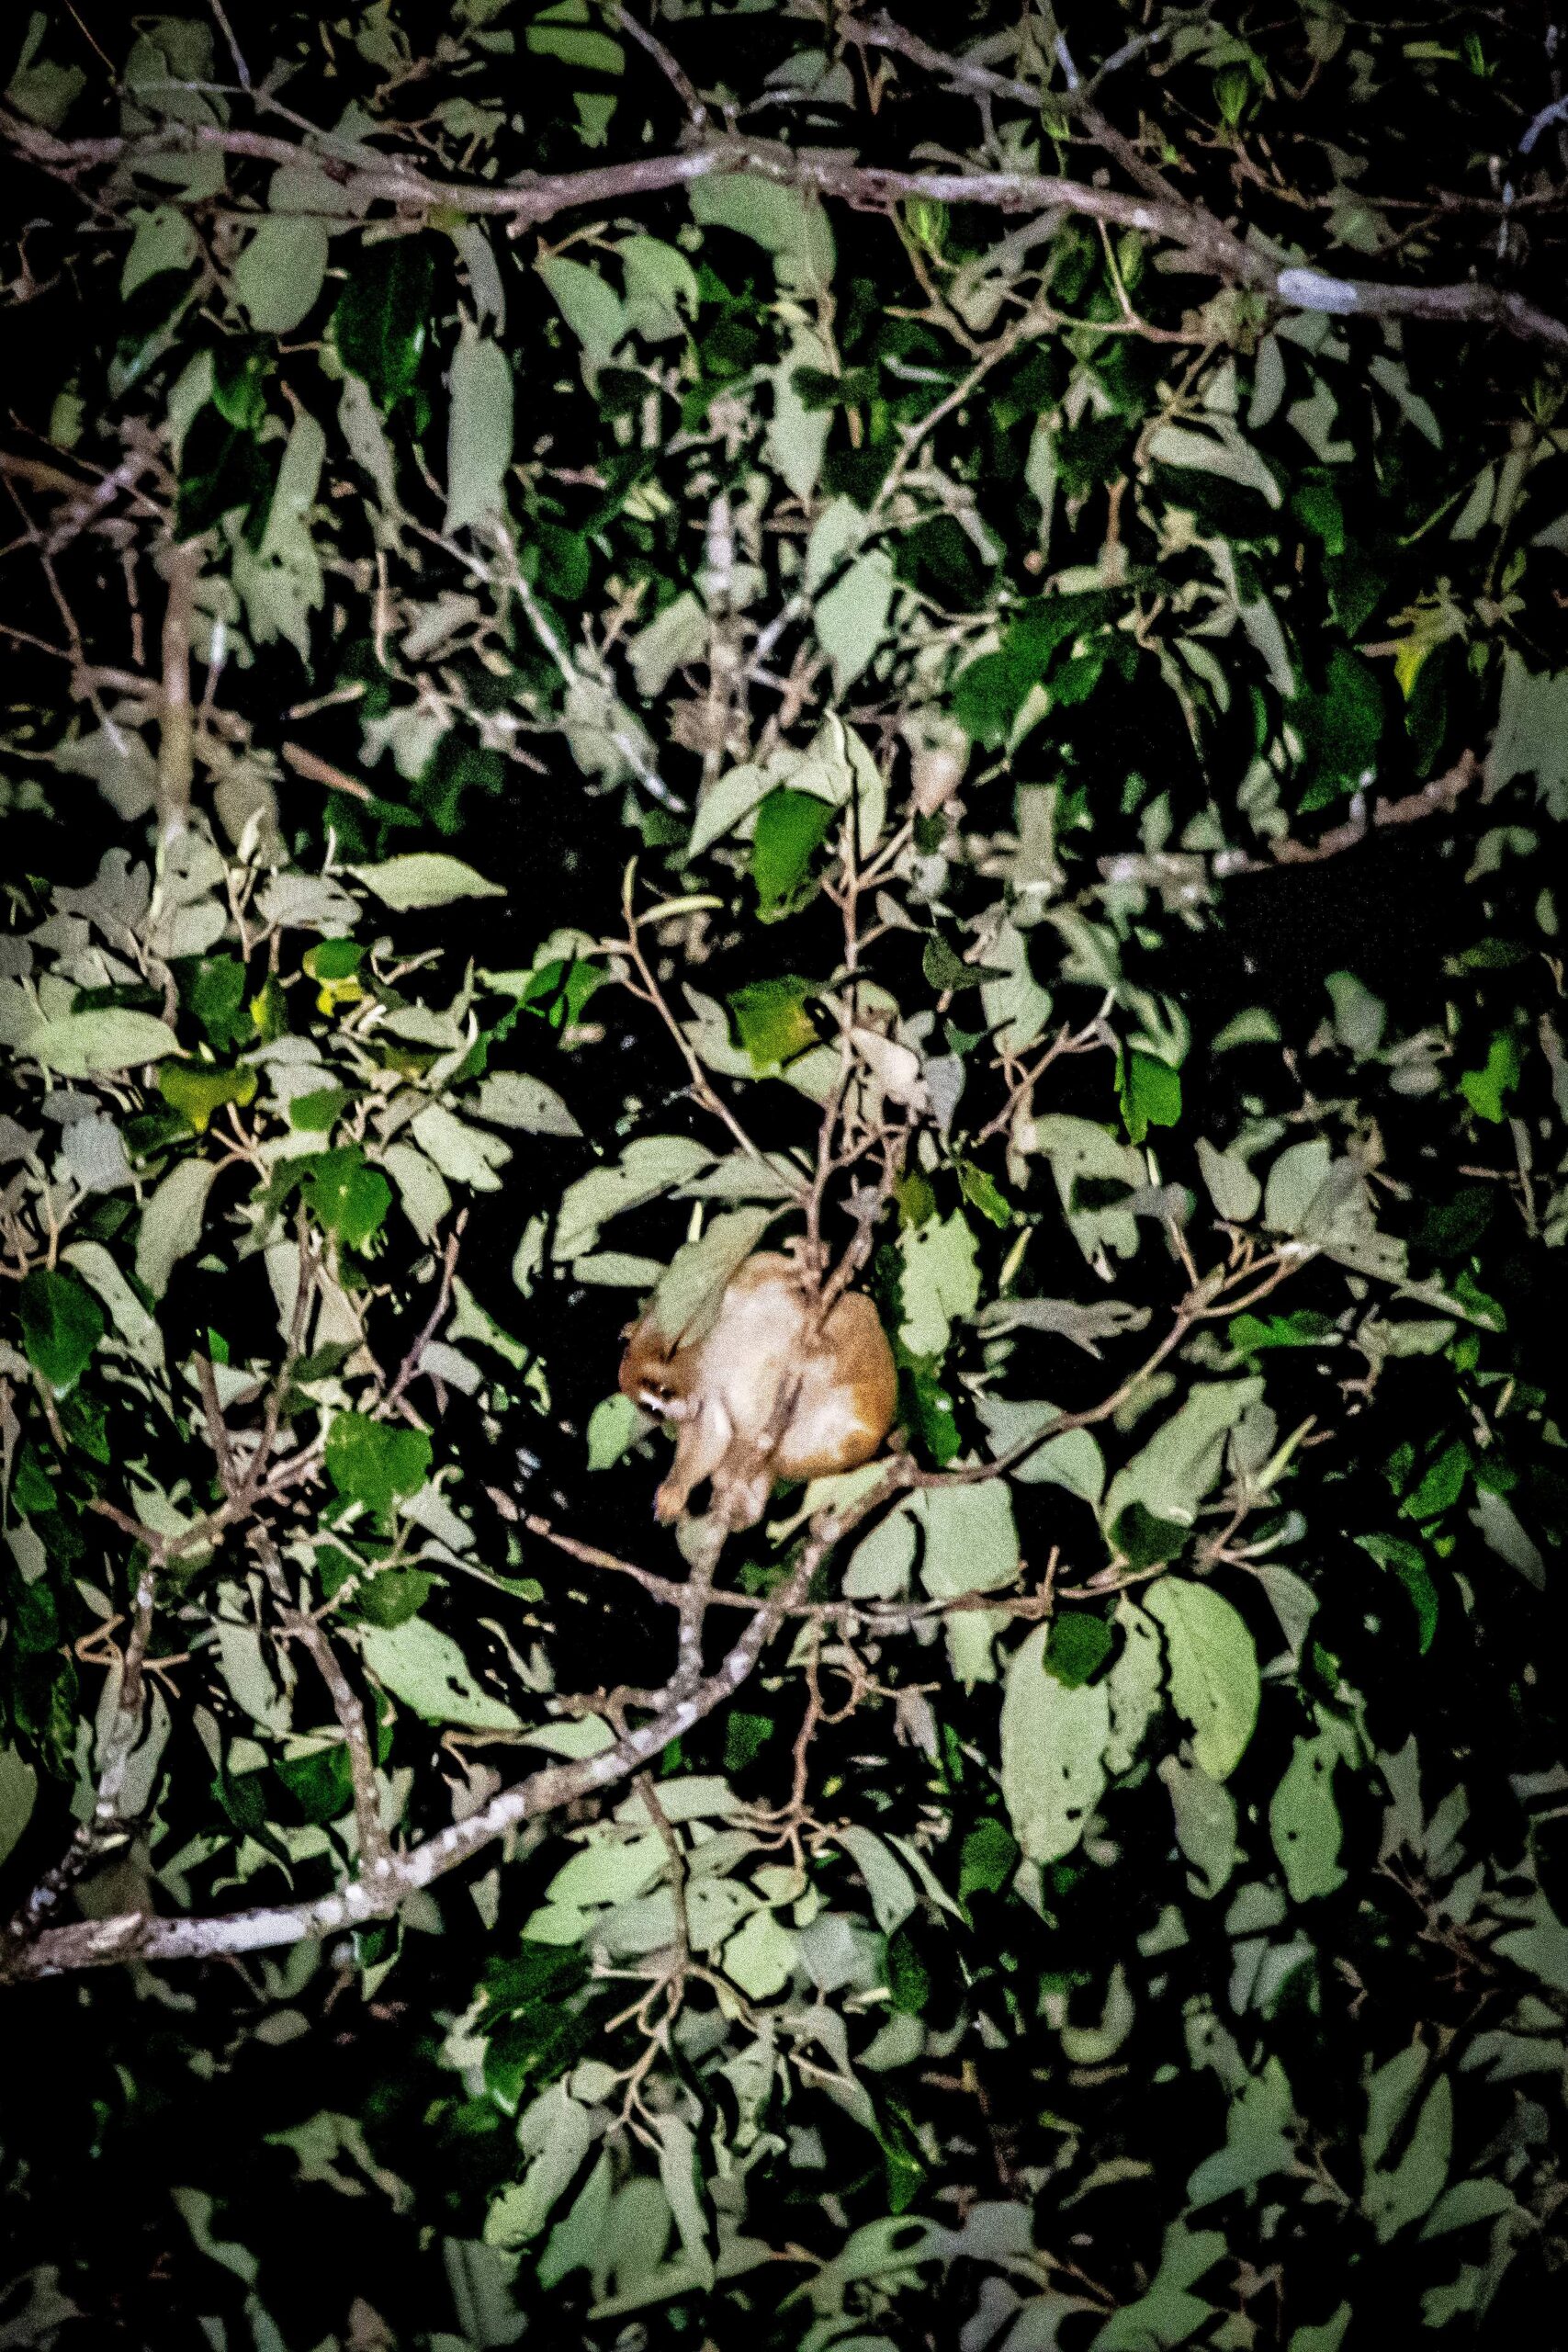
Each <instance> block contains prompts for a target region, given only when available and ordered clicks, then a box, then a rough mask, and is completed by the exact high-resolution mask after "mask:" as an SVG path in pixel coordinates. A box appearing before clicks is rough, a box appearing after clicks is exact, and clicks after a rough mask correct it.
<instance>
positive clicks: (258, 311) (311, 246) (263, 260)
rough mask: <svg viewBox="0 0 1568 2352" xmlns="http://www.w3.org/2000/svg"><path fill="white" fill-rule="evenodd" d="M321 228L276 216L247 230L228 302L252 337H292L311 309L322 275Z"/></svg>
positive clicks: (304, 218) (304, 217) (305, 218)
mask: <svg viewBox="0 0 1568 2352" xmlns="http://www.w3.org/2000/svg"><path fill="white" fill-rule="evenodd" d="M327 253H328V235H327V224H326V222H325V221H324V220H317V219H315V218H313V217H312V216H311V215H310V214H309V213H304V212H299V213H277V214H274V215H272V216H271V217H269V218H268V219H267V220H264V221H263V222H262V223H261V225H260V227H259V228H257V229H255V230H254V231H253V232H252V235H251V239H250V242H249V243H248V244H247V245H246V247H245V250H244V252H243V254H241V255H240V258H239V260H238V262H237V263H236V264H235V266H234V299H235V300H236V301H238V302H239V303H240V304H241V305H242V307H243V310H244V311H245V313H246V316H247V317H248V318H249V320H250V322H251V325H252V327H253V328H254V331H255V333H256V334H292V333H293V332H294V329H295V328H296V327H297V326H298V325H299V322H300V321H301V320H302V319H303V318H305V317H306V316H307V314H308V313H309V312H310V311H312V310H313V309H314V308H315V304H316V300H317V297H318V296H319V295H320V293H321V281H322V279H323V278H324V277H325V276H326V271H327Z"/></svg>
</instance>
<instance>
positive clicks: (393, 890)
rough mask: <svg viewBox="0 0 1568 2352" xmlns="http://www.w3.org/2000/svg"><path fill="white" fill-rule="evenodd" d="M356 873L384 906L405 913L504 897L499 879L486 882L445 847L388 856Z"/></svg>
mask: <svg viewBox="0 0 1568 2352" xmlns="http://www.w3.org/2000/svg"><path fill="white" fill-rule="evenodd" d="M350 871H351V872H352V873H354V874H356V875H357V876H358V877H359V879H360V881H361V882H363V883H364V884H365V885H366V886H367V888H369V889H371V890H374V891H375V893H376V896H377V897H378V899H380V901H381V903H382V905H383V906H388V907H392V908H395V909H396V910H397V911H398V913H399V914H406V913H407V912H408V911H409V910H410V909H411V908H414V907H445V906H447V905H449V904H450V903H451V901H452V900H453V899H503V898H504V897H505V896H506V893H505V891H504V890H503V889H502V886H501V884H500V883H499V882H487V881H486V880H485V878H484V876H483V875H482V874H476V873H475V871H474V869H473V867H472V866H471V865H464V863H463V861H462V859H461V858H460V857H448V856H447V855H446V853H445V851H442V850H415V851H413V852H412V854H410V855H408V856H406V857H389V858H388V859H387V860H386V861H385V862H384V863H383V864H382V865H355V866H353V867H351V868H350Z"/></svg>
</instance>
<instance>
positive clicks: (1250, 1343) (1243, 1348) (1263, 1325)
mask: <svg viewBox="0 0 1568 2352" xmlns="http://www.w3.org/2000/svg"><path fill="white" fill-rule="evenodd" d="M1225 1337H1226V1338H1227V1339H1228V1340H1229V1341H1230V1343H1231V1345H1232V1347H1233V1348H1235V1351H1236V1352H1237V1354H1238V1355H1244V1356H1256V1355H1261V1354H1262V1353H1263V1351H1265V1349H1268V1348H1324V1347H1332V1346H1333V1345H1335V1344H1336V1342H1337V1340H1338V1338H1339V1332H1338V1329H1337V1326H1336V1325H1335V1323H1334V1322H1333V1321H1332V1319H1331V1318H1330V1317H1328V1316H1326V1315H1319V1314H1317V1313H1315V1312H1314V1309H1313V1308H1312V1307H1310V1306H1298V1307H1297V1308H1296V1310H1295V1312H1294V1314H1292V1315H1266V1316H1265V1315H1236V1316H1233V1317H1232V1318H1231V1322H1230V1325H1229V1328H1228V1329H1227V1330H1226V1333H1225Z"/></svg>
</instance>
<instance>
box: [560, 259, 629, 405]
mask: <svg viewBox="0 0 1568 2352" xmlns="http://www.w3.org/2000/svg"><path fill="white" fill-rule="evenodd" d="M537 268H538V272H539V276H540V277H542V278H543V279H544V281H545V284H546V285H547V288H549V290H550V293H551V294H552V295H553V296H554V298H555V300H556V302H557V304H558V307H559V310H560V314H561V316H562V318H563V319H564V320H565V321H566V322H567V325H568V326H569V327H570V329H571V332H572V334H574V335H575V336H576V337H577V340H578V342H579V343H580V344H581V345H582V376H583V381H584V382H585V383H586V384H587V385H588V386H589V387H590V389H592V386H593V385H594V384H595V383H597V381H598V379H599V371H600V369H601V368H605V367H607V366H608V365H609V362H610V359H611V356H612V355H613V354H614V352H615V346H616V345H617V344H619V343H620V342H622V341H623V340H624V338H625V336H626V334H627V332H628V329H629V327H630V324H631V322H630V320H629V318H628V317H627V314H626V305H625V304H624V303H623V302H622V300H621V298H620V296H619V295H618V294H617V293H616V292H615V288H614V287H613V286H611V285H610V284H609V283H608V282H607V281H606V280H605V279H604V278H603V277H600V275H599V272H598V271H597V270H596V269H590V268H589V267H588V266H587V265H586V264H585V263H583V262H580V261H570V260H569V259H568V258H567V256H566V255H565V254H552V255H550V256H549V257H548V258H547V259H546V260H544V261H541V262H540V263H538V264H537Z"/></svg>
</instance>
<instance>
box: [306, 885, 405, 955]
mask: <svg viewBox="0 0 1568 2352" xmlns="http://www.w3.org/2000/svg"><path fill="white" fill-rule="evenodd" d="M393 863H394V864H396V865H401V864H403V863H404V861H403V860H402V859H400V858H399V859H395V860H394V861H393ZM371 887H372V888H375V887H376V886H375V885H374V884H372V886H371ZM304 960H305V970H306V974H307V976H308V977H309V978H310V979H312V980H352V979H354V978H356V976H357V974H358V971H359V967H360V966H361V964H362V963H363V962H364V961H365V949H364V946H363V944H361V942H360V941H358V940H357V939H318V940H317V942H316V944H315V945H314V946H313V947H307V949H306V950H305V959H304Z"/></svg>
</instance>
